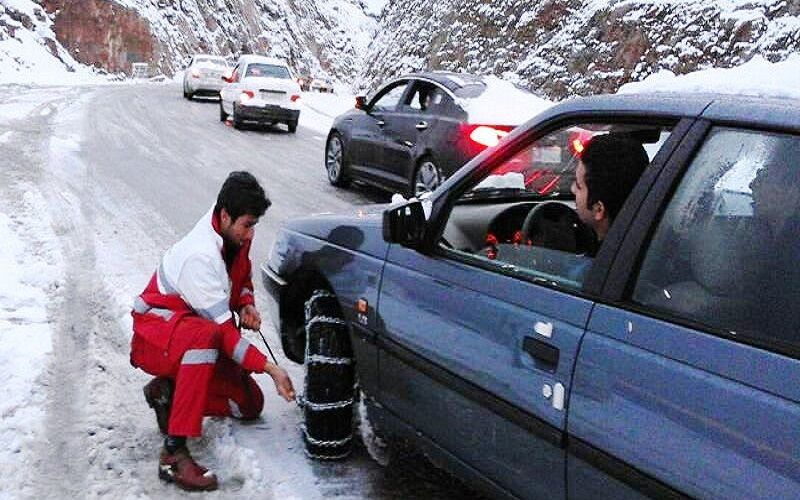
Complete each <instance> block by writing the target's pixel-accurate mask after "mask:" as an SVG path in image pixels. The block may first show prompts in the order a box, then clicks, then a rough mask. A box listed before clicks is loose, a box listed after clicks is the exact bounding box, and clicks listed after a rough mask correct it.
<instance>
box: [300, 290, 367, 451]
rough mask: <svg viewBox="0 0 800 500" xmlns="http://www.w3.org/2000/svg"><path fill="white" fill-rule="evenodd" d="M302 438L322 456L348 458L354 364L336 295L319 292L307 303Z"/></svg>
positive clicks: (351, 428) (351, 421)
mask: <svg viewBox="0 0 800 500" xmlns="http://www.w3.org/2000/svg"><path fill="white" fill-rule="evenodd" d="M305 326H306V351H305V379H304V396H303V400H302V401H301V404H302V406H303V421H304V422H303V426H302V432H303V442H304V443H305V449H306V454H307V455H308V456H310V457H312V458H316V459H321V460H338V459H342V458H345V457H347V456H348V455H349V454H350V449H351V446H352V441H353V407H354V402H355V383H354V381H355V366H354V360H353V351H352V348H351V346H350V335H349V331H348V328H347V324H346V322H345V320H344V319H343V318H342V314H341V311H340V309H339V303H338V301H337V299H336V296H335V295H333V294H332V293H330V292H328V291H326V290H315V291H314V293H313V294H312V295H311V297H310V298H309V299H308V300H307V301H306V303H305Z"/></svg>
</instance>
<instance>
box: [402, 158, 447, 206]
mask: <svg viewBox="0 0 800 500" xmlns="http://www.w3.org/2000/svg"><path fill="white" fill-rule="evenodd" d="M442 181H444V176H443V175H442V169H440V168H439V167H437V166H436V164H435V163H434V162H433V160H432V159H431V158H427V157H426V158H423V159H422V160H421V161H420V162H419V165H417V168H416V170H415V171H414V179H413V181H412V185H411V189H410V190H409V191H410V193H409V194H411V195H412V196H416V197H417V198H419V197H420V196H421V195H422V194H423V193H427V192H431V191H433V190H435V189H436V188H438V187H439V186H440V185H441V184H442Z"/></svg>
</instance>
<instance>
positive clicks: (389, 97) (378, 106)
mask: <svg viewBox="0 0 800 500" xmlns="http://www.w3.org/2000/svg"><path fill="white" fill-rule="evenodd" d="M407 86H408V82H407V81H403V82H398V83H396V84H394V85H393V86H391V87H388V88H386V89H384V90H383V91H382V92H381V94H379V95H378V98H377V100H375V101H374V102H373V103H372V105H371V106H370V109H371V110H372V111H391V110H394V109H395V108H396V107H397V103H399V102H400V99H401V98H402V97H403V93H404V92H405V91H406V87H407Z"/></svg>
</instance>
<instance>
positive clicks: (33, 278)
mask: <svg viewBox="0 0 800 500" xmlns="http://www.w3.org/2000/svg"><path fill="white" fill-rule="evenodd" d="M38 201H39V203H35V205H37V206H38V205H41V204H43V203H44V202H43V201H42V200H38ZM33 202H36V199H34V195H33V194H32V193H29V196H26V205H30V204H31V203H33ZM31 230H33V231H34V233H36V232H37V231H38V229H35V228H31V227H28V226H27V225H23V224H22V223H20V222H17V221H15V220H12V219H11V218H10V217H9V216H8V215H6V214H4V213H0V241H2V242H3V244H2V245H0V269H2V272H0V380H2V381H3V383H2V385H0V415H2V419H0V442H2V443H3V446H2V447H1V448H0V464H3V468H4V473H5V477H6V478H5V479H3V481H0V497H4V495H5V493H4V491H7V492H9V493H11V492H14V493H13V494H14V495H18V494H20V493H21V491H20V488H23V491H24V487H25V484H26V476H25V475H24V474H20V473H18V471H17V469H16V468H17V467H20V468H21V470H22V469H24V468H26V467H27V466H29V465H30V464H31V460H35V457H33V456H32V455H31V454H30V447H29V446H28V445H29V444H30V443H32V442H34V441H35V439H36V437H37V435H40V434H41V432H42V427H43V425H44V422H43V418H42V417H43V412H44V409H43V403H44V399H45V391H44V390H43V388H42V387H41V386H40V385H39V384H37V378H38V377H39V375H40V373H41V371H42V370H43V369H44V367H46V366H47V362H46V358H47V357H48V356H49V354H50V352H51V351H52V348H53V346H52V340H51V334H52V331H51V327H50V325H49V323H48V317H47V311H46V309H47V305H48V296H47V294H46V291H45V290H46V289H47V288H48V287H51V286H54V283H55V280H56V279H58V278H59V275H60V272H59V270H60V268H57V267H56V266H55V265H54V264H53V263H54V262H55V263H57V262H58V259H57V258H54V256H53V255H46V256H43V255H41V253H42V252H43V251H44V252H50V250H48V248H47V245H44V246H43V247H40V248H38V249H36V250H32V248H31V246H32V245H31V244H30V243H27V244H26V243H23V241H22V240H21V239H20V238H19V237H18V236H17V234H20V233H21V232H22V231H26V232H29V231H31ZM6 488H8V490H6ZM22 496H25V495H22Z"/></svg>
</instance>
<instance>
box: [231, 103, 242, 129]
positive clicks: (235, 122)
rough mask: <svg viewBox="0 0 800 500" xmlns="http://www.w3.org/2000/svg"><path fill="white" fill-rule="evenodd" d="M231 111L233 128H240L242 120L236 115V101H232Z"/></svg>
mask: <svg viewBox="0 0 800 500" xmlns="http://www.w3.org/2000/svg"><path fill="white" fill-rule="evenodd" d="M232 111H233V113H231V121H232V122H233V128H235V129H236V130H240V129H241V128H242V120H241V119H240V118H239V117H238V116H237V113H236V103H235V102H234V103H233V110H232Z"/></svg>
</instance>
